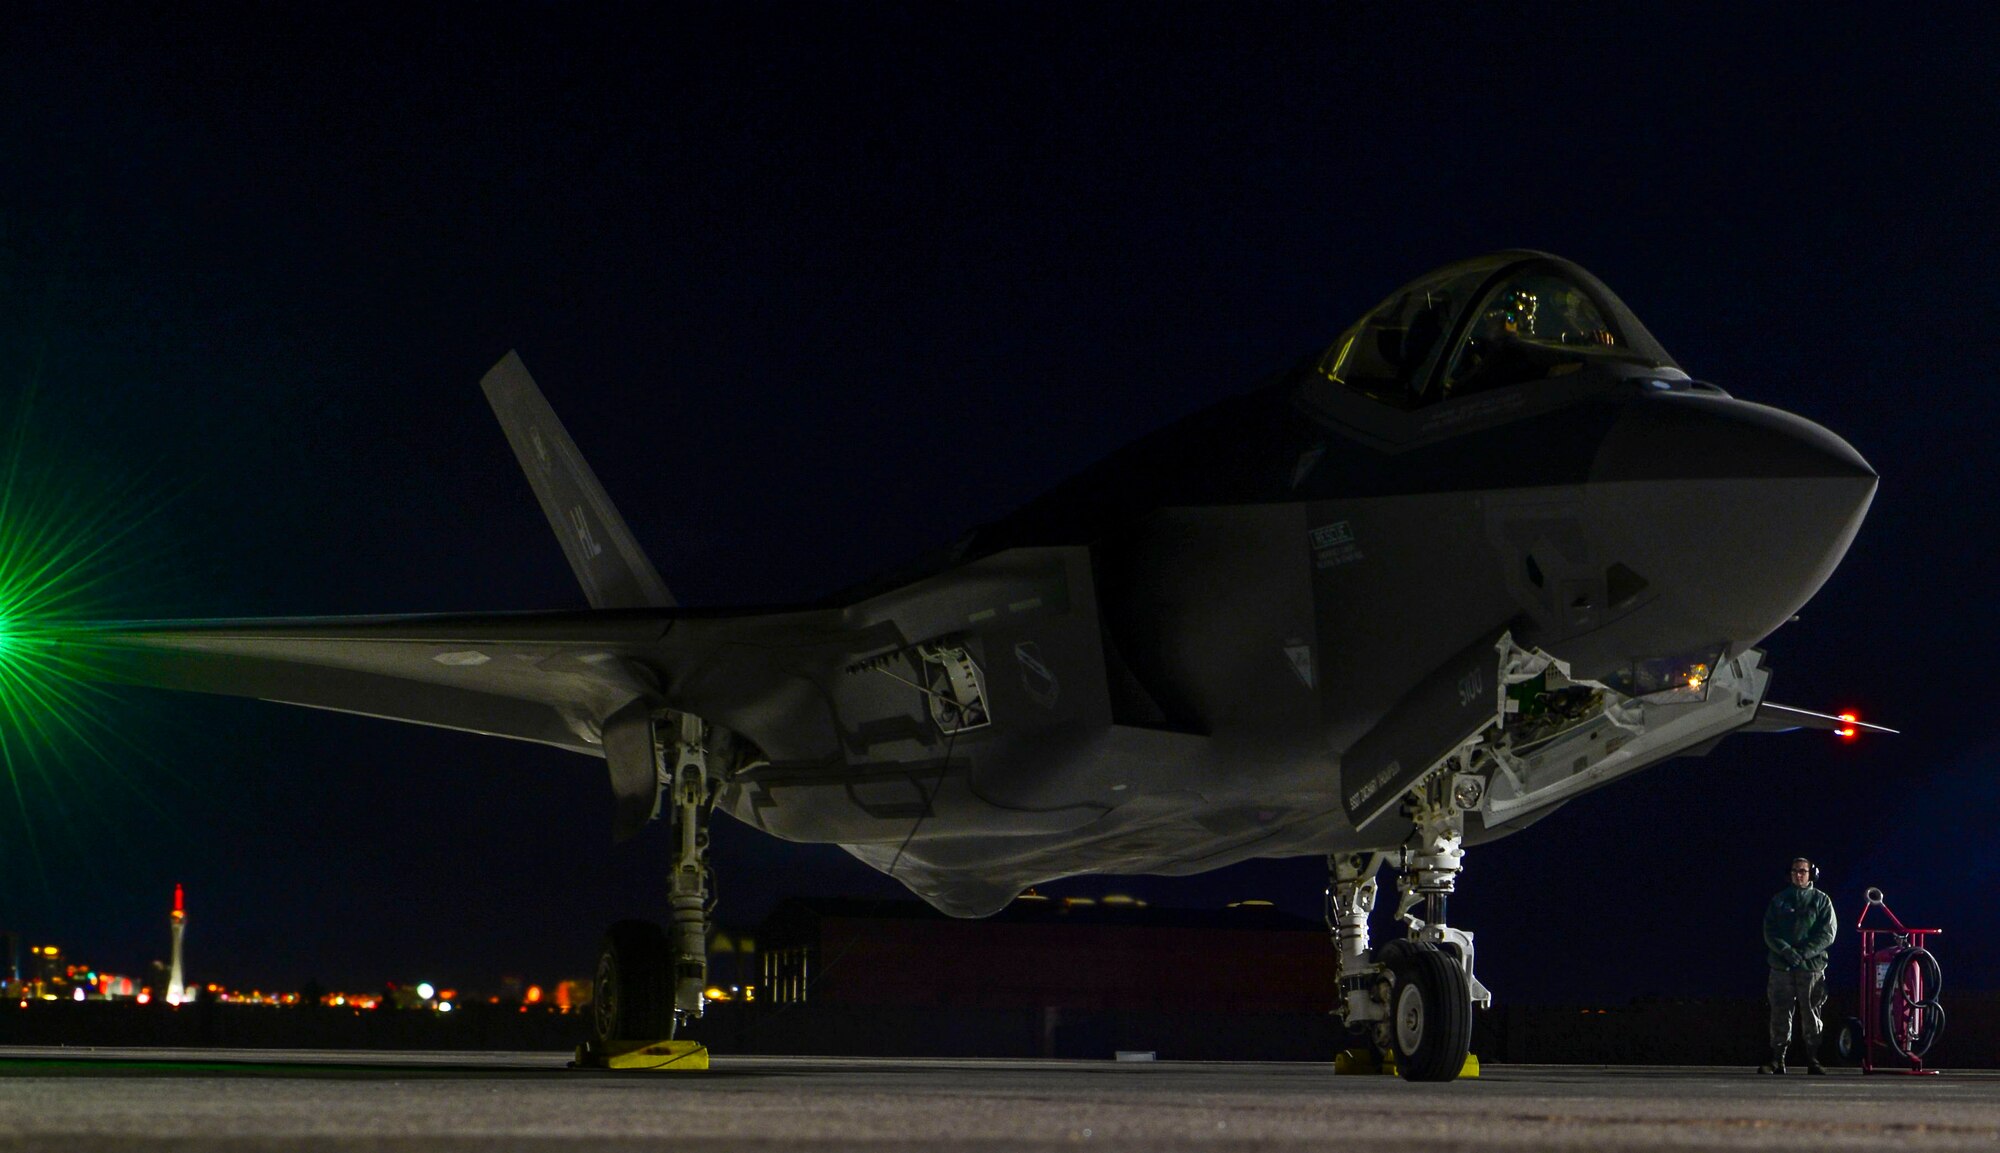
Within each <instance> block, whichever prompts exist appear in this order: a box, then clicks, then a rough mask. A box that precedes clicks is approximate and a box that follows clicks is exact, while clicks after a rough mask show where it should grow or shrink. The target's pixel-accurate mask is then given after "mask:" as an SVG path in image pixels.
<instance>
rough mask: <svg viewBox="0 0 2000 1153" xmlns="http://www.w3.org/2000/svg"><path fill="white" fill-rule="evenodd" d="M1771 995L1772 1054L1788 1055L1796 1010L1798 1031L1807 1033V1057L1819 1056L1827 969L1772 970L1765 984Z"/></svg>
mask: <svg viewBox="0 0 2000 1153" xmlns="http://www.w3.org/2000/svg"><path fill="white" fill-rule="evenodd" d="M1764 992H1765V995H1766V996H1768V997H1769V998H1770V999H1771V1057H1772V1059H1774V1060H1777V1061H1783V1060H1784V1059H1785V1050H1786V1049H1788V1048H1790V1047H1791V1044H1792V1013H1793V1011H1794V1010H1796V1011H1797V1013H1798V1017H1799V1031H1800V1032H1802V1033H1804V1034H1805V1039H1806V1060H1808V1061H1812V1060H1816V1059H1818V1054H1819V1032H1820V1027H1821V1022H1820V1018H1819V1010H1820V1006H1822V1005H1825V1004H1826V973H1825V971H1823V970H1819V971H1815V970H1807V969H1801V970H1796V971H1787V970H1784V969H1773V970H1771V980H1770V981H1769V983H1767V984H1766V985H1765V987H1764Z"/></svg>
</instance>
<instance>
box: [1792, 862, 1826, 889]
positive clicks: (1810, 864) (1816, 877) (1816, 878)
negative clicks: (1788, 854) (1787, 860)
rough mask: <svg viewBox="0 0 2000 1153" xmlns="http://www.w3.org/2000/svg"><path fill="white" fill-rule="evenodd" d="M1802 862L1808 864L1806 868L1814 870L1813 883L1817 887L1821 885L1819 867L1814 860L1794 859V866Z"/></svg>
mask: <svg viewBox="0 0 2000 1153" xmlns="http://www.w3.org/2000/svg"><path fill="white" fill-rule="evenodd" d="M1800 861H1804V862H1805V863H1806V867H1807V868H1808V869H1811V870H1812V883H1813V884H1815V885H1817V884H1819V865H1818V864H1817V863H1816V862H1814V860H1813V859H1812V858H1811V857H1793V858H1792V864H1794V865H1796V864H1798V863H1799V862H1800Z"/></svg>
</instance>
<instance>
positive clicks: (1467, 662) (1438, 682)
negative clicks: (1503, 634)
mask: <svg viewBox="0 0 2000 1153" xmlns="http://www.w3.org/2000/svg"><path fill="white" fill-rule="evenodd" d="M1498 640H1499V634H1498V633H1495V634H1493V635H1491V636H1488V637H1487V638H1485V639H1484V640H1481V641H1479V642H1477V643H1475V644H1473V645H1472V646H1471V647H1469V648H1467V649H1465V650H1463V651H1461V652H1460V653H1459V654H1458V655H1457V656H1454V657H1453V658H1451V659H1450V660H1448V661H1446V662H1445V663H1444V664H1442V665H1440V666H1438V668H1437V669H1435V670H1434V671H1432V672H1431V674H1430V675H1429V676H1427V677H1425V678H1424V679H1423V680H1422V681H1419V682H1418V683H1417V686H1416V687H1415V688H1413V689H1411V690H1410V691H1409V692H1408V693H1406V694H1404V696H1403V699H1402V700H1400V701H1397V702H1396V704H1395V705H1394V706H1393V707H1392V708H1390V710H1389V711H1388V712H1387V713H1385V714H1383V716H1382V719H1381V720H1380V721H1378V722H1376V725H1375V727H1374V728H1372V729H1370V730H1368V731H1367V732H1366V733H1364V734H1362V736H1361V738H1360V739H1359V740H1357V741H1355V742H1354V744H1353V746H1352V747H1351V748H1349V749H1348V750H1347V753H1346V755H1344V756H1342V757H1341V759H1340V798H1341V803H1342V804H1343V805H1344V806H1345V807H1346V809H1347V819H1348V821H1349V823H1351V824H1352V825H1353V826H1354V827H1355V828H1356V829H1361V828H1364V827H1366V826H1367V825H1368V824H1369V823H1370V822H1372V821H1374V820H1375V819H1376V818H1378V817H1380V816H1381V815H1382V814H1383V813H1386V812H1388V811H1389V810H1391V809H1393V808H1395V806H1396V803H1397V802H1398V801H1399V800H1401V799H1402V796H1403V794H1404V793H1405V792H1406V791H1408V790H1409V787H1410V786H1411V785H1412V784H1415V783H1416V781H1417V778H1419V777H1421V776H1423V775H1424V774H1425V773H1427V772H1429V771H1430V769H1431V768H1432V766H1434V765H1436V764H1437V763H1438V762H1439V761H1440V760H1442V759H1444V757H1445V756H1446V755H1447V754H1449V753H1450V752H1451V751H1452V750H1453V749H1455V748H1457V747H1458V746H1459V745H1460V744H1462V743H1463V742H1465V741H1466V740H1467V739H1468V738H1470V737H1472V736H1473V735H1475V734H1477V733H1478V732H1479V731H1480V730H1481V729H1483V728H1486V727H1487V726H1488V725H1491V724H1493V723H1494V720H1495V718H1496V717H1497V716H1498V714H1499V706H1498V701H1499V688H1498V686H1497V684H1496V683H1495V682H1496V680H1497V678H1498V676H1499V658H1498V657H1497V656H1496V654H1495V650H1494V647H1493V646H1494V645H1495V644H1496V643H1497V642H1498Z"/></svg>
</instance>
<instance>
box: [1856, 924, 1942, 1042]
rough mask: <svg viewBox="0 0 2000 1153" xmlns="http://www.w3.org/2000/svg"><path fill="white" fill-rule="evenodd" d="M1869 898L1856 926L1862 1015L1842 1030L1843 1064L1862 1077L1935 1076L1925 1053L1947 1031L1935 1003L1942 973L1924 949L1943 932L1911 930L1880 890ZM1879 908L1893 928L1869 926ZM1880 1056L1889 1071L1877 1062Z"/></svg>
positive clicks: (1938, 1007) (1936, 930)
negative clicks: (1854, 1066) (1855, 1067)
mask: <svg viewBox="0 0 2000 1153" xmlns="http://www.w3.org/2000/svg"><path fill="white" fill-rule="evenodd" d="M1867 896H1868V903H1867V904H1866V905H1864V906H1862V909H1861V917H1860V919H1859V920H1857V921H1856V922H1855V924H1854V928H1855V930H1856V931H1857V932H1859V933H1860V934H1861V1016H1860V1017H1859V1018H1850V1019H1849V1020H1848V1021H1847V1023H1846V1024H1845V1025H1843V1026H1842V1027H1841V1030H1840V1035H1839V1036H1838V1037H1837V1038H1836V1039H1835V1047H1836V1048H1838V1049H1839V1051H1840V1055H1841V1057H1842V1058H1843V1059H1845V1060H1848V1061H1859V1062H1860V1064H1861V1071H1862V1072H1863V1073H1906V1074H1925V1073H1936V1072H1937V1070H1936V1069H1926V1068H1924V1054H1925V1053H1928V1052H1930V1049H1931V1045H1932V1044H1934V1043H1935V1042H1936V1041H1937V1038H1938V1034H1939V1033H1941V1032H1943V1031H1944V1009H1943V1007H1941V1006H1940V1005H1939V1004H1938V1000H1937V998H1938V990H1939V989H1940V988H1941V987H1942V986H1943V984H1944V974H1943V973H1942V972H1941V971H1940V970H1939V969H1938V962H1937V958H1936V957H1934V956H1932V955H1931V951H1930V950H1929V949H1927V948H1925V947H1924V946H1925V943H1926V942H1927V941H1929V940H1930V938H1932V937H1935V936H1937V935H1938V934H1939V933H1942V932H1944V930H1943V929H1912V928H1910V927H1909V926H1907V925H1905V924H1903V922H1902V919H1901V918H1899V917H1897V916H1896V914H1895V912H1894V911H1893V910H1891V909H1890V908H1889V906H1888V905H1886V904H1884V903H1883V901H1882V890H1880V889H1875V888H1871V889H1869V890H1868V894H1867ZM1878 907H1879V908H1880V909H1881V910H1882V915H1883V916H1884V917H1887V918H1888V919H1889V924H1888V925H1874V926H1870V925H1869V923H1868V915H1869V914H1870V913H1871V912H1873V911H1874V910H1875V909H1877V908H1878ZM1878 1056H1879V1057H1880V1058H1881V1060H1882V1061H1884V1062H1886V1063H1890V1064H1889V1065H1888V1067H1884V1066H1882V1065H1878V1064H1877V1063H1876V1062H1877V1058H1878Z"/></svg>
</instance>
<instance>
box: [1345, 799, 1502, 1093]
mask: <svg viewBox="0 0 2000 1153" xmlns="http://www.w3.org/2000/svg"><path fill="white" fill-rule="evenodd" d="M1483 791H1484V782H1482V781H1481V780H1480V779H1479V778H1478V777H1476V776H1472V775H1470V774H1465V773H1457V772H1450V771H1444V772H1438V773H1433V774H1432V775H1431V776H1430V777H1428V778H1426V779H1425V780H1424V781H1422V782H1420V783H1419V784H1418V785H1417V786H1416V787H1415V788H1414V789H1413V790H1412V791H1411V794H1410V800H1409V804H1408V805H1407V806H1406V811H1407V812H1408V813H1409V815H1410V820H1411V825H1412V828H1411V833H1410V837H1409V839H1408V840H1407V841H1406V842H1405V843H1404V845H1403V847H1402V848H1401V849H1399V850H1395V851H1393V852H1378V853H1336V854H1334V855H1333V856H1330V857H1328V858H1327V866H1328V869H1329V871H1330V872H1331V874H1332V878H1331V881H1332V883H1331V884H1330V885H1329V887H1328V889H1327V924H1328V926H1329V927H1330V928H1331V929H1332V930H1333V934H1334V943H1335V945H1336V947H1337V948H1338V949H1339V951H1340V990H1341V1007H1340V1014H1341V1018H1342V1020H1343V1021H1344V1023H1345V1024H1346V1025H1347V1027H1348V1028H1349V1029H1352V1030H1356V1031H1361V1030H1369V1031H1371V1032H1372V1037H1371V1040H1372V1041H1373V1043H1374V1045H1375V1047H1376V1049H1377V1050H1378V1051H1381V1052H1385V1053H1386V1052H1391V1051H1393V1052H1394V1053H1395V1055H1396V1071H1397V1072H1398V1073H1400V1074H1401V1075H1402V1076H1403V1078H1404V1079H1405V1080H1408V1081H1449V1080H1452V1079H1454V1078H1456V1077H1457V1076H1458V1075H1459V1072H1460V1070H1461V1069H1463V1068H1464V1066H1465V1061H1466V1057H1467V1055H1468V1054H1469V1053H1470V1052H1471V1049H1472V1007H1473V1006H1474V1005H1477V1006H1479V1007H1480V1008H1485V1007H1487V1006H1489V1005H1491V1004H1492V1003H1493V995H1492V994H1491V993H1489V992H1487V990H1486V986H1484V985H1482V984H1480V983H1479V978H1477V977H1475V976H1474V975H1473V971H1472V957H1473V950H1472V934H1471V933H1468V932H1465V931H1464V930H1462V929H1454V928H1452V927H1451V926H1450V925H1448V924H1446V923H1445V916H1446V909H1447V905H1448V904H1449V902H1450V899H1451V894H1452V891H1453V889H1454V888H1455V887H1456V885H1457V881H1458V871H1459V868H1460V865H1461V862H1462V861H1463V859H1464V855H1465V853H1464V848H1463V841H1464V837H1465V813H1466V810H1468V809H1472V808H1476V807H1477V806H1478V804H1479V801H1480V797H1481V795H1482V793H1483ZM1392 857H1393V858H1395V859H1396V860H1397V862H1398V864H1399V865H1400V867H1401V870H1402V875H1401V876H1400V877H1398V878H1397V882H1396V888H1397V891H1398V900H1397V903H1396V917H1397V919H1398V920H1401V921H1402V922H1403V923H1404V924H1405V925H1406V926H1407V927H1408V929H1409V934H1408V936H1407V937H1405V938H1403V939H1401V940H1396V941H1391V942H1389V943H1388V944H1386V945H1384V946H1383V947H1382V948H1381V949H1380V950H1373V949H1370V948H1369V943H1368V916H1369V914H1370V913H1372V912H1373V911H1374V909H1375V895H1376V883H1375V874H1376V872H1377V871H1378V870H1379V869H1380V868H1381V867H1382V865H1383V864H1384V863H1385V862H1387V861H1388V860H1390V859H1391V858H1392ZM1418 906H1422V913H1423V915H1422V916H1421V917H1419V916H1417V915H1416V910H1417V908H1418Z"/></svg>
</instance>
